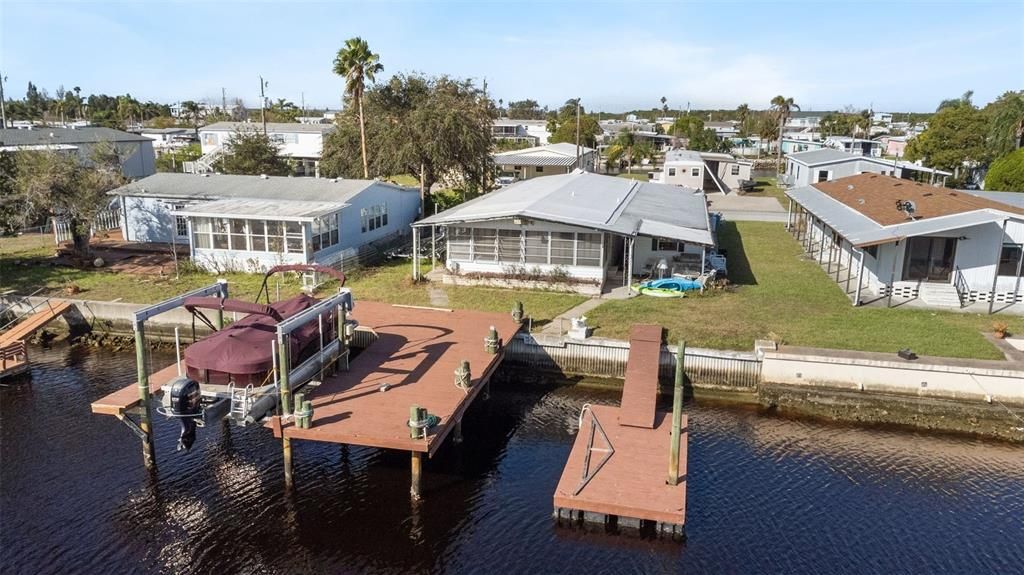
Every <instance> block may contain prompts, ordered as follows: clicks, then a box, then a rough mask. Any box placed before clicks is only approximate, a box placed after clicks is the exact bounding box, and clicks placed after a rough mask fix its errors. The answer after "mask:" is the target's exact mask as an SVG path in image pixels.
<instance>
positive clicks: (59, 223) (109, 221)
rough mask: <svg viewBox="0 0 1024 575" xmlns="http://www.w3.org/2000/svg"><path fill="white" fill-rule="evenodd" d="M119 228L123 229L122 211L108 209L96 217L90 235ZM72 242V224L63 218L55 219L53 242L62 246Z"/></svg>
mask: <svg viewBox="0 0 1024 575" xmlns="http://www.w3.org/2000/svg"><path fill="white" fill-rule="evenodd" d="M119 227H121V210H120V209H119V208H108V209H106V210H103V211H101V212H100V213H99V214H98V215H97V216H96V219H95V220H94V221H93V224H92V230H91V232H90V234H89V235H96V234H97V233H98V232H105V231H107V230H115V229H117V228H119ZM70 240H71V222H69V221H68V220H67V219H65V218H62V217H59V218H53V241H54V242H55V243H57V244H60V243H61V242H66V241H70Z"/></svg>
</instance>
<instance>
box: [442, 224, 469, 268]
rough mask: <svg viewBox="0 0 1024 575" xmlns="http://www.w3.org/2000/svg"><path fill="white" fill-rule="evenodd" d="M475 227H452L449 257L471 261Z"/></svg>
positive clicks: (449, 240) (449, 239)
mask: <svg viewBox="0 0 1024 575" xmlns="http://www.w3.org/2000/svg"><path fill="white" fill-rule="evenodd" d="M472 246H473V229H472V228H451V229H450V234H449V236H448V259H452V260H463V261H469V260H470V259H471V257H472V253H473V252H472Z"/></svg>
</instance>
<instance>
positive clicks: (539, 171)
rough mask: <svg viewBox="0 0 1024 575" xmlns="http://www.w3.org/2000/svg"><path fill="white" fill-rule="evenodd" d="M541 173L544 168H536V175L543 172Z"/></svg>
mask: <svg viewBox="0 0 1024 575" xmlns="http://www.w3.org/2000/svg"><path fill="white" fill-rule="evenodd" d="M543 171H544V166H537V173H538V174H539V173H541V172H543Z"/></svg>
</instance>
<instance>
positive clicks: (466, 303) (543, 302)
mask: <svg viewBox="0 0 1024 575" xmlns="http://www.w3.org/2000/svg"><path fill="white" fill-rule="evenodd" d="M53 252H54V246H53V240H52V237H50V236H22V237H18V238H0V292H3V291H7V290H14V291H15V292H16V293H18V294H22V295H28V294H32V293H35V292H36V291H37V290H40V288H42V291H39V294H38V295H53V296H58V297H61V296H66V297H74V298H80V299H91V300H99V301H110V300H120V301H125V302H133V303H152V302H157V301H160V300H162V299H166V298H169V297H171V296H174V295H177V294H180V293H182V292H185V291H188V290H191V289H194V288H198V287H202V286H207V285H210V284H212V283H213V282H215V281H216V280H217V278H218V277H224V278H226V279H227V280H228V286H229V291H230V293H231V296H232V297H234V298H238V299H242V300H249V301H252V300H253V299H254V298H255V297H256V293H257V292H258V291H259V289H260V285H261V282H262V279H263V276H261V275H256V274H242V273H232V274H223V275H221V276H217V275H214V274H207V273H202V272H194V271H192V272H188V273H182V274H181V276H180V277H179V278H178V279H175V277H174V276H173V275H169V276H167V277H154V276H142V275H134V274H126V273H114V272H111V271H106V270H79V269H75V268H69V267H59V266H51V265H49V264H48V263H47V261H46V260H47V258H49V257H50V256H52V255H53ZM16 262H20V263H19V264H18V265H15V263H16ZM429 266H430V263H429V262H425V267H424V269H425V270H426V269H429ZM411 269H412V263H411V262H408V261H401V262H398V263H392V264H386V265H382V266H379V267H373V268H364V269H359V270H355V271H353V272H352V273H351V274H350V275H349V277H348V282H347V283H346V285H347V286H348V287H351V288H352V291H353V292H354V294H355V297H356V301H357V302H358V300H360V299H363V300H372V301H382V302H387V303H398V304H405V305H424V306H429V305H431V299H430V293H429V288H430V284H427V283H425V282H423V283H418V284H417V283H413V282H412V280H411V279H410V272H411ZM275 277H280V278H281V280H280V289H281V296H282V297H287V296H291V295H294V294H296V293H298V292H299V288H300V286H301V283H300V281H299V279H298V278H296V277H294V275H291V274H290V275H289V276H275ZM70 285H74V286H76V288H77V289H78V290H79V291H78V293H76V294H74V295H69V294H68V293H67V291H66V288H67V287H68V286H70ZM277 286H278V284H277V280H275V279H274V278H272V279H271V281H270V287H271V290H272V291H273V292H275V293H276V291H277ZM433 287H434V288H435V289H439V290H443V292H444V293H445V295H447V297H448V304H447V306H445V307H450V308H455V309H477V310H483V311H494V312H506V311H507V312H511V310H512V304H513V303H514V302H516V301H522V302H523V306H524V308H525V309H526V313H527V315H530V316H532V317H533V319H534V326H537V327H539V326H542V325H544V324H546V323H548V322H549V321H550V320H551V319H552V318H553V317H555V316H556V315H558V314H560V313H562V312H563V311H565V310H567V309H570V308H572V307H574V306H576V305H578V304H579V303H581V302H582V301H583V300H584V299H586V298H584V297H582V296H578V295H573V294H562V293H555V292H546V291H536V290H520V291H513V290H505V289H496V288H483V287H460V286H440V285H435V286H433ZM331 289H333V282H331V283H327V284H325V285H324V286H323V287H322V288H321V293H325V292H328V291H329V290H331Z"/></svg>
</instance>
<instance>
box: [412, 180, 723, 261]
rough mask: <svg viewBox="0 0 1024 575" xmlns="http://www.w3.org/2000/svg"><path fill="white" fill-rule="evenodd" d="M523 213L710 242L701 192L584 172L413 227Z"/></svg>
mask: <svg viewBox="0 0 1024 575" xmlns="http://www.w3.org/2000/svg"><path fill="white" fill-rule="evenodd" d="M514 217H522V218H529V219H536V220H543V221H548V222H555V223H562V224H567V225H572V226H579V227H585V228H590V229H594V230H602V231H609V232H613V233H617V234H621V235H626V236H635V235H637V234H644V235H658V236H661V237H668V238H672V239H677V240H682V241H686V242H691V243H697V244H703V245H712V244H713V240H712V238H711V232H710V231H709V225H708V212H707V200H706V198H705V197H704V194H703V193H702V192H700V191H696V190H692V189H690V188H684V187H680V186H670V185H665V184H654V183H649V182H639V181H636V180H630V179H626V178H618V177H615V176H603V175H598V174H592V173H588V172H582V171H579V170H577V171H574V172H572V173H569V174H559V175H556V176H545V177H543V178H533V179H530V180H525V181H522V182H518V183H516V184H513V185H511V186H507V187H504V188H502V189H500V190H497V191H494V192H490V193H488V194H485V195H483V196H480V197H478V198H474V199H472V200H470V201H468V202H465V203H463V204H460V205H458V206H455V207H454V208H451V209H448V210H445V211H444V212H441V213H439V214H436V215H434V216H431V217H429V218H425V219H423V220H421V221H419V222H417V223H416V224H415V225H417V226H429V225H458V224H461V223H469V222H484V221H489V220H498V219H508V218H514Z"/></svg>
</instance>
